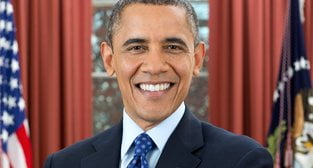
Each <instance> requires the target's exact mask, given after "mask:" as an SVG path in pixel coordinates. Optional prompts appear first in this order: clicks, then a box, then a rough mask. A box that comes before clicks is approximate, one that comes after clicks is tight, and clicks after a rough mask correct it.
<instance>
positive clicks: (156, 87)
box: [139, 83, 170, 92]
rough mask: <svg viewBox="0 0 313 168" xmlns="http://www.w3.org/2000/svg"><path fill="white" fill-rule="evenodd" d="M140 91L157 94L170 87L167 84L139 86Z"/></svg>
mask: <svg viewBox="0 0 313 168" xmlns="http://www.w3.org/2000/svg"><path fill="white" fill-rule="evenodd" d="M139 87H140V89H142V90H144V91H150V92H158V91H163V90H166V89H168V88H169V87H170V84H169V83H161V84H155V85H152V84H140V85H139Z"/></svg>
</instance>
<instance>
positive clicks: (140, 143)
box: [127, 133, 155, 168]
mask: <svg viewBox="0 0 313 168" xmlns="http://www.w3.org/2000/svg"><path fill="white" fill-rule="evenodd" d="M134 145H135V153H134V158H133V159H132V160H131V162H130V163H129V164H128V166H127V168H149V164H148V160H147V154H148V152H149V151H151V150H152V149H153V148H154V147H155V144H154V142H153V140H152V139H151V138H150V137H149V135H148V134H146V133H142V134H140V135H138V136H137V137H136V139H135V141H134Z"/></svg>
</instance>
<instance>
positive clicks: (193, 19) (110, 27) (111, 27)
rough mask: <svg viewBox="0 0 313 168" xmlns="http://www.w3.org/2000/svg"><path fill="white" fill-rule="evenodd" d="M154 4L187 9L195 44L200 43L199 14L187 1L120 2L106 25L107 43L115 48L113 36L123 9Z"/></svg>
mask: <svg viewBox="0 0 313 168" xmlns="http://www.w3.org/2000/svg"><path fill="white" fill-rule="evenodd" d="M136 3H141V4H152V5H173V6H179V7H182V8H184V9H185V11H186V16H187V17H186V18H187V22H188V23H189V24H190V25H191V31H192V33H193V35H194V39H195V41H194V43H195V45H197V44H198V43H199V42H200V39H199V22H198V18H197V14H196V12H195V10H194V8H193V7H192V5H191V4H190V2H188V1H187V0H119V1H118V2H117V3H116V4H115V5H114V7H113V11H112V14H111V16H110V19H109V21H108V22H107V25H106V34H105V35H106V37H105V41H106V42H107V43H108V44H109V46H111V47H113V35H114V33H115V32H114V31H115V30H116V26H117V24H118V23H119V21H120V15H121V13H122V11H123V9H124V8H125V7H127V6H129V5H131V4H136Z"/></svg>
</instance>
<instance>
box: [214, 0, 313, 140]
mask: <svg viewBox="0 0 313 168" xmlns="http://www.w3.org/2000/svg"><path fill="white" fill-rule="evenodd" d="M209 4H210V21H209V27H210V40H209V46H210V48H209V97H210V103H209V112H210V116H209V120H210V121H211V122H212V123H213V124H215V125H218V126H220V127H223V128H225V129H227V130H230V131H233V132H235V133H238V134H245V135H248V136H251V137H253V138H254V139H256V140H258V141H259V142H260V143H262V144H265V139H266V136H267V131H268V127H269V124H270V117H271V112H272V96H273V90H274V88H275V86H276V80H277V76H278V70H279V65H280V54H281V45H282V37H283V33H284V32H283V31H284V24H285V14H286V7H287V6H286V5H287V0H275V1H273V0H258V1H250V0H236V1H233V0H209ZM312 4H313V3H312V1H310V0H306V5H305V6H306V10H305V13H306V23H305V31H306V38H307V40H308V41H307V48H308V49H307V50H308V54H309V58H311V60H312V57H313V56H312V51H313V50H312V49H313V47H312V44H313V40H312V38H311V37H312V35H313V34H312V32H313V27H312V26H313V25H312V19H313V18H312V16H313V14H312Z"/></svg>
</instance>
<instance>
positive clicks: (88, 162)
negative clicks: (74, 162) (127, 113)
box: [82, 122, 122, 168]
mask: <svg viewBox="0 0 313 168" xmlns="http://www.w3.org/2000/svg"><path fill="white" fill-rule="evenodd" d="M121 139H122V122H120V123H119V124H118V125H117V126H115V127H114V128H112V129H111V130H109V131H108V132H107V133H106V134H103V135H102V136H101V137H99V138H98V139H97V140H96V141H95V142H94V143H93V146H94V148H95V150H96V152H95V153H93V154H91V155H89V156H88V157H86V158H84V159H83V160H82V168H99V167H119V162H120V148H121Z"/></svg>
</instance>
